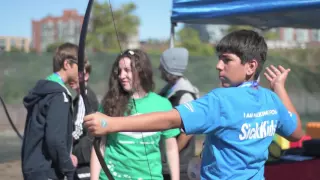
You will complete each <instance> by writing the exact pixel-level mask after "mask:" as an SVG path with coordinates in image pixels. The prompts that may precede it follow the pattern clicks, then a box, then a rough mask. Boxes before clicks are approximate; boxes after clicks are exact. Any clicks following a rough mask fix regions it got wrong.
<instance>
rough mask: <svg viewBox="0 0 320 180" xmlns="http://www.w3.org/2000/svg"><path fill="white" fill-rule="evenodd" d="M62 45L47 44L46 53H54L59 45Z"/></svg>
mask: <svg viewBox="0 0 320 180" xmlns="http://www.w3.org/2000/svg"><path fill="white" fill-rule="evenodd" d="M61 44H63V43H62V42H55V43H52V44H49V45H48V46H47V48H46V52H48V53H52V52H55V51H56V49H57V48H58V47H59V46H60V45H61Z"/></svg>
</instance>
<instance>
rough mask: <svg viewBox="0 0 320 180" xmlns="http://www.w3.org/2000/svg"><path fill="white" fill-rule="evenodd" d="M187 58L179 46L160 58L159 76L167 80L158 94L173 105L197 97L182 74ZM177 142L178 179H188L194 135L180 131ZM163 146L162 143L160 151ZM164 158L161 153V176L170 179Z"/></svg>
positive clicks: (197, 94)
mask: <svg viewBox="0 0 320 180" xmlns="http://www.w3.org/2000/svg"><path fill="white" fill-rule="evenodd" d="M188 60H189V52H188V50H187V49H185V48H180V47H179V48H170V49H167V50H166V51H164V52H163V53H162V55H161V58H160V66H159V70H160V72H161V78H162V79H163V80H164V81H166V82H167V85H165V87H164V88H163V89H162V90H161V91H160V92H159V95H161V96H163V97H166V98H168V99H169V101H170V102H171V104H172V106H173V107H175V106H178V105H180V104H184V103H187V102H190V101H192V100H195V99H197V98H199V90H198V89H197V87H195V86H194V85H192V84H191V82H190V81H189V80H188V79H187V78H186V77H185V76H184V74H183V73H184V72H185V70H186V69H187V66H188ZM195 120H196V119H195ZM177 143H178V148H179V156H180V157H179V159H180V179H188V175H187V170H188V163H189V161H190V160H191V159H192V158H193V157H195V145H196V142H195V137H194V136H193V135H186V134H185V133H184V132H183V131H181V132H180V135H179V136H177ZM164 148H165V146H164V144H163V143H162V146H161V149H162V150H161V151H162V152H163V149H164ZM166 159H167V158H166V157H165V153H162V161H163V162H162V165H163V177H164V179H165V180H170V171H169V168H168V164H167V161H166Z"/></svg>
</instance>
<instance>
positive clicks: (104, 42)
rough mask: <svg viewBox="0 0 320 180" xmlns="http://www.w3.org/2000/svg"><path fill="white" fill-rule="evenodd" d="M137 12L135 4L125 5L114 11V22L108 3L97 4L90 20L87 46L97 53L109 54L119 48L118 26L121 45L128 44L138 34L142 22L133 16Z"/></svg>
mask: <svg viewBox="0 0 320 180" xmlns="http://www.w3.org/2000/svg"><path fill="white" fill-rule="evenodd" d="M135 10H136V5H135V4H134V3H127V4H123V5H122V6H121V7H120V8H119V9H113V14H114V22H113V19H112V13H111V11H110V6H109V3H108V2H104V3H99V2H95V3H94V5H93V10H92V19H91V20H90V23H91V24H90V30H89V32H88V36H87V44H88V46H90V47H91V48H93V50H94V51H95V52H107V51H108V52H109V50H110V49H115V48H118V47H119V45H118V41H117V34H116V31H115V28H114V24H113V23H115V24H116V28H117V32H118V37H119V40H120V42H121V44H127V43H128V41H129V37H130V36H134V35H135V34H136V33H137V30H138V26H139V25H140V20H139V18H138V16H136V15H133V12H134V11H135Z"/></svg>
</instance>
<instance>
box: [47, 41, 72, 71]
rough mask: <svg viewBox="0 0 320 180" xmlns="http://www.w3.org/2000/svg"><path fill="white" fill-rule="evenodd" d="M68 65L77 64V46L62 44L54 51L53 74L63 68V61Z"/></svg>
mask: <svg viewBox="0 0 320 180" xmlns="http://www.w3.org/2000/svg"><path fill="white" fill-rule="evenodd" d="M67 59H68V60H70V63H76V64H77V63H78V46H77V45H75V44H72V43H68V42H67V43H63V44H61V45H60V46H59V47H58V48H57V49H56V51H55V54H54V56H53V72H58V71H60V70H61V68H62V67H63V63H64V61H65V60H67Z"/></svg>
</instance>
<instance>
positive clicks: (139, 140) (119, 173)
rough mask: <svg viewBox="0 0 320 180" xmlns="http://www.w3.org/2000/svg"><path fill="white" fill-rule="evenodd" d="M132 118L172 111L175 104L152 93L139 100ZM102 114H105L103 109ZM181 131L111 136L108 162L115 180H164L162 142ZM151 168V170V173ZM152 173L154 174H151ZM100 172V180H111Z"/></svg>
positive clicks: (124, 133) (106, 153) (106, 152)
mask: <svg viewBox="0 0 320 180" xmlns="http://www.w3.org/2000/svg"><path fill="white" fill-rule="evenodd" d="M135 104H136V108H134V107H133V110H132V113H131V115H138V114H145V113H151V112H159V111H169V110H171V109H172V105H171V103H170V102H169V101H168V100H167V99H166V98H163V97H161V96H159V95H157V94H156V93H153V92H150V93H148V94H147V95H146V96H145V97H143V98H141V99H135ZM100 112H102V110H101V109H100ZM179 133H180V130H179V129H170V130H166V131H161V132H143V133H142V132H118V133H112V134H108V135H107V143H106V149H105V156H104V160H105V162H106V164H107V166H108V168H109V169H110V171H111V174H112V175H113V177H114V179H132V180H149V179H151V177H150V174H151V176H152V179H153V180H156V179H163V177H162V165H161V154H160V148H159V141H160V139H161V138H166V139H167V138H172V137H175V136H177V135H179ZM149 166H150V170H149ZM150 171H151V172H150ZM107 179H108V178H107V176H106V175H105V173H104V172H103V170H101V171H100V180H107Z"/></svg>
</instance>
